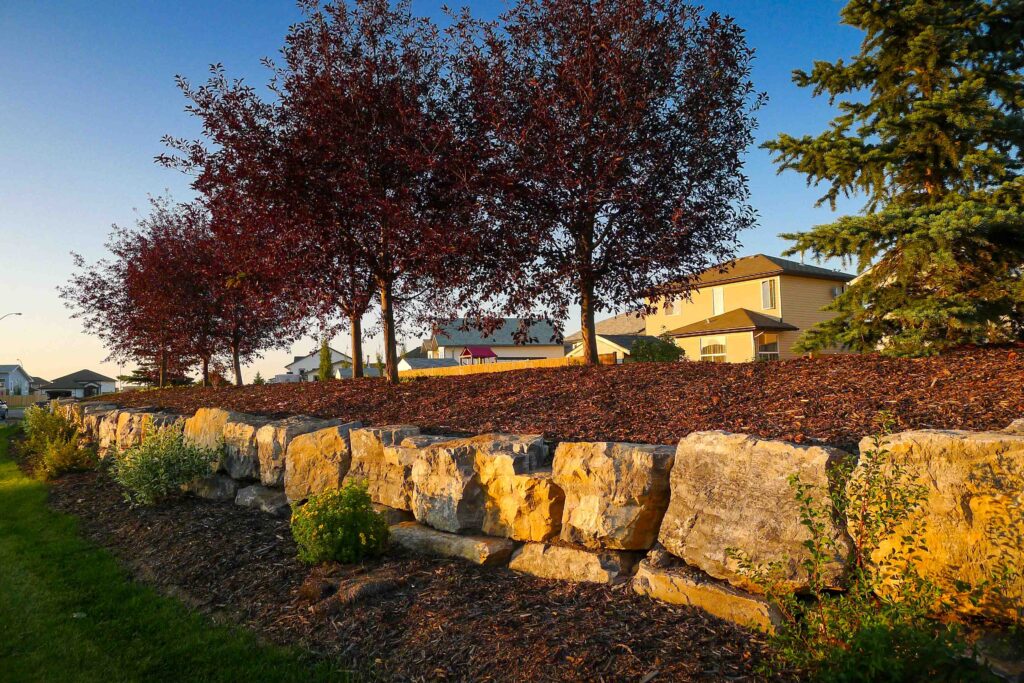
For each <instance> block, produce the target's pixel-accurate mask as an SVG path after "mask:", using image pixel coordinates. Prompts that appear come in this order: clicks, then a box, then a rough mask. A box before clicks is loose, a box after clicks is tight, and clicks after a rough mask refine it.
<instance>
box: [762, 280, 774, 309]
mask: <svg viewBox="0 0 1024 683" xmlns="http://www.w3.org/2000/svg"><path fill="white" fill-rule="evenodd" d="M761 308H763V309H764V310H766V311H771V310H773V309H774V308H775V280H762V281H761Z"/></svg>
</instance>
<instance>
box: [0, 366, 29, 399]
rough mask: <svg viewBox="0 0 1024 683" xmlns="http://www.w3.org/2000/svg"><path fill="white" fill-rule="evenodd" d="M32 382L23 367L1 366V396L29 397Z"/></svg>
mask: <svg viewBox="0 0 1024 683" xmlns="http://www.w3.org/2000/svg"><path fill="white" fill-rule="evenodd" d="M32 381H33V380H32V376H31V375H30V374H28V373H27V372H25V368H23V367H21V365H0V396H28V395H29V394H31V393H32Z"/></svg>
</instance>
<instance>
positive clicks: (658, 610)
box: [51, 473, 765, 682]
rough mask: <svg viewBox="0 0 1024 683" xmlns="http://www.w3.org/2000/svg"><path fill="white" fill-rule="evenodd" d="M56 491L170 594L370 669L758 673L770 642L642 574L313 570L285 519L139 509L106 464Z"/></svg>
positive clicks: (410, 563) (638, 675) (401, 563)
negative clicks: (560, 577)
mask: <svg viewBox="0 0 1024 683" xmlns="http://www.w3.org/2000/svg"><path fill="white" fill-rule="evenodd" d="M51 504H52V505H53V506H54V507H55V508H57V509H59V510H62V511H64V512H68V513H71V514H73V515H76V516H78V517H79V518H80V519H81V529H82V532H83V533H84V534H85V535H86V536H87V537H88V538H90V539H92V540H94V541H95V542H97V543H99V544H100V545H103V546H106V547H108V548H110V549H112V550H113V551H114V552H115V554H117V555H118V556H119V557H120V558H121V559H122V560H123V561H124V562H125V564H127V565H128V566H129V567H130V568H131V569H132V571H133V573H134V574H135V575H136V576H138V577H140V578H142V579H143V580H145V581H146V582H148V583H152V584H155V585H157V586H158V587H159V588H160V589H161V590H162V591H163V592H166V593H170V594H173V595H176V596H177V597H179V598H181V599H183V600H184V601H185V602H186V603H188V604H190V605H192V606H193V607H194V608H197V609H200V610H202V611H204V612H207V613H213V614H216V615H220V616H221V617H227V618H229V619H231V620H233V621H236V622H240V623H242V624H244V625H246V626H248V627H250V628H253V629H255V630H257V631H258V632H259V633H261V634H262V635H263V636H264V637H265V638H266V639H268V640H270V641H273V642H279V643H291V644H296V643H301V644H302V645H304V646H306V647H307V648H309V649H311V650H313V651H316V652H319V653H322V654H324V655H328V656H333V657H340V658H341V659H342V660H343V661H346V662H349V663H350V665H351V666H353V667H354V668H356V669H357V670H359V671H362V672H365V673H366V675H367V678H373V679H381V680H398V681H423V680H458V681H462V680H473V681H561V680H565V681H568V680H587V681H623V680H629V681H645V682H646V681H654V682H657V681H688V680H715V681H719V680H723V681H724V680H731V681H746V680H756V679H757V677H756V676H755V674H754V673H753V672H754V669H755V667H756V665H757V662H758V661H760V660H761V659H762V658H763V657H764V654H765V644H764V640H763V638H762V637H761V636H759V635H757V634H754V633H751V632H749V631H746V630H744V629H741V628H739V627H736V626H733V625H731V624H728V623H726V622H723V621H720V620H718V619H715V618H714V617H711V616H709V615H707V614H705V613H703V612H701V611H699V610H696V609H689V608H683V607H673V606H670V605H665V604H662V603H658V602H655V601H652V600H649V599H647V598H644V597H641V596H638V595H636V594H634V593H633V592H632V591H631V590H629V588H628V586H618V587H607V586H598V585H592V584H569V583H563V582H557V581H547V580H542V579H536V578H533V577H528V576H521V575H516V574H513V573H512V572H510V571H509V570H507V569H484V568H479V567H475V566H472V565H469V564H466V563H463V562H459V561H454V560H441V559H428V558H421V557H414V556H402V555H395V556H389V557H387V558H385V559H383V560H381V561H380V562H377V563H373V564H370V565H364V566H359V567H354V568H343V567H329V566H328V567H322V568H317V569H313V570H311V569H309V568H308V567H305V566H303V565H301V564H299V563H298V561H297V560H296V559H295V546H294V543H293V541H292V538H291V535H290V533H289V530H288V523H287V521H285V520H280V519H275V518H271V517H269V516H267V515H264V514H262V513H258V512H254V511H251V510H248V509H245V508H240V507H237V506H235V505H233V504H230V503H225V504H217V503H210V502H207V501H203V500H196V499H191V498H183V499H180V500H174V501H170V502H167V503H164V504H162V505H159V506H157V507H154V508H134V509H133V508H129V507H128V506H127V505H126V504H125V503H124V502H123V501H122V499H121V494H120V490H119V489H118V487H117V486H116V484H114V482H113V481H111V480H110V479H109V478H108V477H107V476H106V475H105V474H102V473H90V474H82V475H74V476H68V477H65V478H63V479H61V480H58V481H57V482H55V483H54V484H53V488H52V494H51Z"/></svg>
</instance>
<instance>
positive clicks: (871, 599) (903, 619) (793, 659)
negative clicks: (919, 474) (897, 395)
mask: <svg viewBox="0 0 1024 683" xmlns="http://www.w3.org/2000/svg"><path fill="white" fill-rule="evenodd" d="M883 424H884V427H883V429H884V430H885V431H888V430H889V426H888V424H887V423H883ZM881 440H882V437H881V435H879V436H876V437H875V438H874V448H872V449H870V450H868V451H866V452H865V453H864V454H863V455H862V456H861V461H860V462H861V465H862V466H863V472H862V476H860V477H858V480H857V482H856V484H855V485H854V486H853V487H852V488H853V490H854V491H855V494H856V499H857V500H859V501H861V504H859V505H857V506H850V505H849V500H848V499H847V494H846V483H847V481H848V480H849V475H850V473H851V471H852V463H846V464H844V465H843V466H842V467H839V468H837V469H836V470H835V471H833V472H830V478H831V479H832V482H831V486H830V489H831V493H830V496H829V500H827V501H820V500H816V499H815V498H814V495H813V488H812V487H811V486H810V485H808V484H805V483H803V482H801V481H800V479H799V477H798V476H797V475H794V476H792V477H790V480H789V481H790V485H791V486H792V487H793V489H794V492H795V498H796V501H797V503H798V504H799V508H800V513H801V523H802V525H803V526H804V528H806V529H807V530H808V532H809V535H810V539H809V540H808V541H806V542H805V546H806V547H807V548H808V550H809V551H810V553H809V557H808V559H806V560H804V562H803V568H804V570H805V571H806V572H807V574H808V577H809V586H810V589H809V595H800V596H798V595H796V594H794V593H793V592H792V591H791V590H788V589H786V588H785V587H784V586H785V583H784V582H783V581H781V580H780V579H781V576H782V571H781V569H782V567H785V566H788V565H789V562H788V561H787V560H784V561H781V562H775V563H771V564H766V565H755V564H753V563H752V562H750V560H749V558H747V557H746V556H744V555H743V554H742V553H739V552H737V551H735V550H733V549H730V550H729V552H728V554H729V556H730V557H732V558H734V559H735V560H737V561H738V563H739V569H740V572H741V573H743V574H745V575H746V576H747V577H748V578H749V579H750V580H751V581H753V582H754V583H755V584H757V585H758V586H759V587H760V588H761V589H762V590H763V591H764V592H765V594H766V596H767V597H768V599H769V600H770V601H771V602H772V603H773V604H774V605H775V607H776V608H777V609H778V611H779V613H780V614H781V616H782V624H781V625H780V626H779V627H778V628H777V630H776V632H775V633H774V634H773V635H772V637H771V642H772V645H773V650H774V656H773V658H772V659H771V660H769V662H768V664H767V670H768V671H767V672H768V673H780V672H783V671H787V672H791V673H792V672H795V673H797V674H799V676H800V678H801V679H807V680H815V681H835V682H837V683H840V682H841V683H847V682H853V681H865V682H868V681H923V680H949V681H954V680H955V681H965V680H990V677H989V676H988V675H987V672H986V671H985V670H984V669H983V668H982V667H980V666H979V665H978V664H977V663H976V662H975V661H974V660H973V659H970V658H969V655H970V653H971V648H970V647H969V646H968V645H967V643H966V641H965V640H964V638H963V636H962V634H961V632H960V629H959V628H958V626H957V625H956V624H955V623H953V622H952V620H948V619H947V620H945V621H942V620H938V619H936V618H935V617H937V616H945V615H943V614H941V613H940V612H943V611H945V609H944V603H943V599H942V598H943V596H942V594H941V591H940V590H939V589H938V588H937V587H936V586H935V585H934V584H933V583H932V582H930V581H928V580H927V579H925V578H924V577H922V576H920V574H918V572H916V571H915V568H914V567H915V565H914V563H913V562H912V561H911V560H912V559H913V557H914V556H915V555H916V554H918V553H921V552H926V551H927V549H926V548H923V547H922V545H921V542H920V541H919V540H917V539H920V538H921V537H922V536H921V534H920V531H921V524H922V523H923V522H922V521H920V517H919V516H917V515H915V514H914V513H915V512H916V511H917V510H918V508H919V507H920V505H921V503H922V502H923V500H924V497H925V496H926V495H927V489H926V488H925V487H923V486H920V485H918V484H916V483H915V481H914V478H913V477H912V476H911V474H910V473H909V472H908V471H907V470H906V468H905V467H903V466H902V465H900V464H899V463H898V462H896V460H895V458H894V457H893V456H892V454H891V453H890V452H889V451H887V450H886V449H884V448H883V447H882V444H881ZM864 501H867V503H866V504H864ZM828 517H832V518H834V519H836V520H837V521H839V522H840V523H841V524H845V523H846V520H847V519H848V520H849V521H850V522H851V524H850V528H852V529H854V530H855V533H854V539H853V540H854V544H855V547H856V550H855V556H854V557H853V562H852V564H853V567H852V570H851V573H850V576H849V577H848V580H847V589H846V592H844V593H842V594H838V595H837V594H835V592H834V591H832V590H830V589H829V587H828V586H827V585H826V583H827V582H826V581H825V579H824V571H823V570H824V567H825V564H826V563H827V562H829V560H830V559H831V558H833V557H835V556H836V555H837V554H839V553H840V550H839V548H838V546H837V541H836V539H833V538H832V537H831V536H830V534H829V533H828V532H827V529H828V526H829V525H828V524H827V519H828ZM907 520H910V522H911V527H910V529H909V532H908V533H907V535H906V536H905V537H904V539H905V541H906V542H907V545H906V547H905V548H904V549H903V550H901V551H900V552H895V551H893V552H890V553H888V554H887V555H886V556H885V557H883V558H881V559H880V560H879V561H873V560H872V559H871V558H872V553H873V551H874V550H875V549H877V548H878V547H879V544H880V541H881V540H882V539H884V538H886V537H888V536H890V535H891V534H892V533H893V531H894V530H895V529H896V528H897V527H899V526H900V525H902V524H903V523H904V522H906V521H907ZM886 579H888V580H889V581H890V583H889V584H888V585H887V587H886V589H885V590H883V585H882V584H883V581H885V580H886ZM893 585H894V586H896V588H895V589H893V588H892V586H893Z"/></svg>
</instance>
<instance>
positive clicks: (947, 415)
mask: <svg viewBox="0 0 1024 683" xmlns="http://www.w3.org/2000/svg"><path fill="white" fill-rule="evenodd" d="M118 400H119V401H120V402H121V403H123V404H124V405H126V406H138V407H141V406H156V407H161V408H166V409H170V410H175V411H179V412H182V413H191V412H193V411H194V410H195V409H197V408H200V407H203V406H220V407H224V408H229V409H232V410H237V411H242V412H250V413H260V414H265V415H280V414H285V413H305V414H309V415H316V416H321V417H342V418H346V419H350V420H361V421H363V422H364V423H366V424H389V423H390V424H396V423H407V424H415V425H418V426H420V427H421V428H424V429H427V430H430V431H435V432H444V431H454V432H472V433H482V432H488V431H504V432H524V433H542V434H544V435H545V436H547V437H548V438H550V439H554V440H557V441H561V440H616V441H639V442H644V443H666V444H673V443H676V442H677V441H678V440H679V439H680V438H682V437H683V436H685V435H686V434H688V433H689V432H691V431H696V430H704V429H726V430H731V431H741V432H747V433H751V434H756V435H759V436H763V437H770V438H783V439H788V440H792V441H804V440H807V439H816V440H821V441H825V442H828V443H831V444H834V445H838V446H841V447H845V448H855V446H856V443H857V442H858V441H859V439H860V438H861V437H862V436H864V435H867V434H870V433H872V432H873V430H874V429H875V419H876V416H877V414H878V412H879V411H882V410H887V411H890V412H892V413H893V414H894V415H895V416H896V417H897V418H898V420H899V426H900V427H901V428H943V429H996V428H1003V427H1005V426H1006V425H1007V424H1009V423H1010V422H1011V421H1013V420H1014V419H1017V418H1020V417H1024V346H1022V345H1014V346H1003V347H990V348H982V349H976V348H968V349H963V350H960V351H956V352H953V353H949V354H947V355H944V356H941V357H935V358H922V359H902V358H885V357H882V356H878V355H842V356H824V357H820V358H815V359H808V360H792V361H783V362H778V363H749V364H739V365H721V364H708V363H671V364H669V363H637V364H629V365H620V366H606V367H594V368H584V367H571V368H557V369H546V370H521V371H514V372H506V373H498V374H482V375H471V376H464V377H441V378H430V379H420V380H414V381H410V382H403V383H401V384H399V385H398V386H389V385H387V384H385V383H384V382H383V381H382V380H379V379H363V380H356V381H351V380H347V381H334V382H326V383H307V384H278V385H265V386H246V387H240V388H234V387H230V388H208V389H200V388H175V389H165V390H160V391H147V392H138V393H126V394H124V395H121V396H118Z"/></svg>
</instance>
